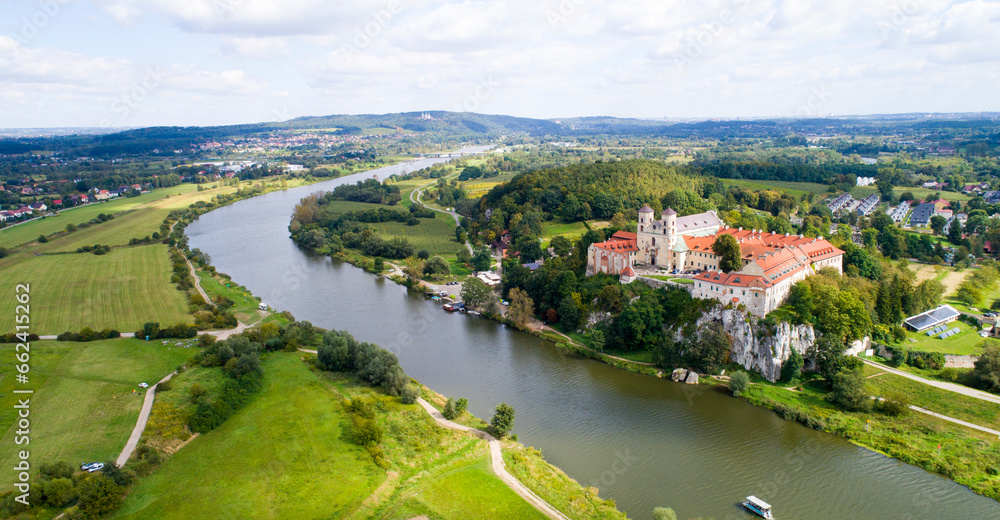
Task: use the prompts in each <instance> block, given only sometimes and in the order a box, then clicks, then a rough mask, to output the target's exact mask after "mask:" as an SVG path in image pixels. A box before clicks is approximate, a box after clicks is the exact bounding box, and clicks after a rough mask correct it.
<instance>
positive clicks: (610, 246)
mask: <svg viewBox="0 0 1000 520" xmlns="http://www.w3.org/2000/svg"><path fill="white" fill-rule="evenodd" d="M594 247H596V248H598V249H603V250H605V251H612V252H615V253H627V252H631V251H638V250H639V247H638V246H636V242H635V240H608V241H607V242H600V243H597V244H594Z"/></svg>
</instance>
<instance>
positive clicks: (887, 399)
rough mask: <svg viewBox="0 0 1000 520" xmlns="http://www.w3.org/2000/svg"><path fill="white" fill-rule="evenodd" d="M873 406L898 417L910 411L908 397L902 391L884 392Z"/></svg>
mask: <svg viewBox="0 0 1000 520" xmlns="http://www.w3.org/2000/svg"><path fill="white" fill-rule="evenodd" d="M875 407H876V409H878V411H880V412H882V413H884V414H886V415H891V416H894V417H899V416H902V415H906V414H907V413H909V412H910V398H909V396H907V395H906V394H904V393H903V392H893V391H890V392H886V393H885V395H883V396H882V400H881V401H879V402H878V404H876V405H875Z"/></svg>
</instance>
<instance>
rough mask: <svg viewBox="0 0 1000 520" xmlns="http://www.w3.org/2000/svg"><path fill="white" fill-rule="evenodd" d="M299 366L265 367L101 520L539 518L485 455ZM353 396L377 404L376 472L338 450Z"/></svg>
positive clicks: (359, 454)
mask: <svg viewBox="0 0 1000 520" xmlns="http://www.w3.org/2000/svg"><path fill="white" fill-rule="evenodd" d="M300 358H301V356H300V355H299V354H288V353H277V354H273V355H271V356H270V357H268V358H267V359H266V360H265V362H264V368H265V371H266V374H267V375H266V377H267V383H266V388H265V390H264V391H263V393H262V394H261V395H260V396H259V397H257V398H256V399H255V400H254V401H253V402H251V403H250V405H249V406H247V408H245V409H244V410H242V411H240V412H238V413H237V414H236V415H234V416H233V417H232V418H230V419H229V420H228V421H227V422H226V423H225V424H223V425H222V426H221V427H220V428H219V429H217V430H215V431H213V432H210V433H208V434H206V435H203V436H200V437H199V438H197V439H195V440H193V441H191V442H190V444H188V445H187V446H186V447H184V448H183V449H182V450H180V451H179V452H177V454H175V455H174V456H173V457H172V458H171V459H170V460H168V461H167V462H166V463H165V464H164V465H163V466H161V467H160V468H159V469H158V470H157V471H156V473H155V474H153V475H152V476H150V477H148V478H145V479H143V480H142V481H141V482H140V483H139V484H138V485H137V486H136V487H135V488H134V489H133V491H132V493H131V494H130V495H129V497H128V498H127V499H126V502H125V504H124V505H123V506H122V508H121V509H120V510H119V511H118V513H117V514H115V515H114V516H113V518H163V519H170V518H184V519H186V518H212V517H224V518H359V519H360V518H411V517H413V516H417V515H418V514H425V515H427V516H429V517H431V518H445V519H451V518H454V519H464V518H543V517H542V516H541V515H540V514H539V513H537V512H536V511H534V510H533V509H532V508H531V507H530V506H529V505H528V504H527V503H526V502H524V501H523V500H521V499H520V497H518V496H517V495H515V494H514V493H513V492H512V491H510V490H509V489H508V488H506V487H505V486H503V484H502V483H500V481H499V479H497V478H496V477H495V476H493V475H492V473H490V471H489V469H488V466H487V461H488V455H487V449H486V445H485V443H482V442H481V441H478V440H477V439H476V438H474V437H472V436H468V435H461V434H457V433H453V432H449V431H446V430H443V429H440V428H438V427H437V426H436V425H435V424H434V423H433V422H432V420H431V419H430V417H429V416H427V415H426V413H424V412H423V410H421V409H418V407H417V405H401V404H399V402H398V400H397V399H396V398H390V397H380V396H379V394H378V393H376V392H375V391H373V390H372V389H370V388H368V387H364V386H359V385H357V384H356V383H354V382H353V380H344V379H338V378H336V377H329V376H323V377H317V375H316V374H315V373H313V372H312V371H311V370H310V369H309V367H308V366H307V365H306V364H305V363H303V362H302V360H301V359H300ZM199 371H202V369H196V370H193V371H190V372H187V373H185V374H182V375H181V376H179V379H181V380H183V379H184V378H185V377H187V376H188V375H189V374H192V373H196V372H199ZM172 391H179V392H183V386H182V384H181V382H180V381H179V382H178V384H177V385H176V386H175V388H174V390H172ZM178 396H180V394H177V395H175V396H172V397H178ZM359 396H366V397H372V398H375V399H377V400H378V401H379V402H380V404H379V405H378V407H379V408H380V409H381V411H379V412H378V413H377V418H378V419H377V420H378V421H379V423H380V424H381V425H382V426H383V430H384V431H385V435H384V436H383V440H382V449H383V450H384V452H385V454H386V457H387V459H388V460H389V461H390V467H389V468H388V470H383V469H381V468H379V467H378V466H376V465H375V464H374V462H373V460H372V457H371V455H370V454H369V453H368V452H367V451H366V450H365V449H363V448H361V447H359V446H357V445H355V444H354V443H352V442H351V441H350V440H349V432H350V430H351V428H352V426H351V420H350V417H349V415H348V413H347V412H346V410H345V408H344V406H343V404H341V400H342V399H343V398H345V397H350V398H357V397H359Z"/></svg>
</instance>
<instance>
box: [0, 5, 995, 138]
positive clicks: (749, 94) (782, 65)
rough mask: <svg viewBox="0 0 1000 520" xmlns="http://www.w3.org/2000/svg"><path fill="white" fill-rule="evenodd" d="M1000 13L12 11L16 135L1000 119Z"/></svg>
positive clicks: (7, 104) (3, 11)
mask: <svg viewBox="0 0 1000 520" xmlns="http://www.w3.org/2000/svg"><path fill="white" fill-rule="evenodd" d="M998 49H1000V3H998V2H996V1H984V0H975V1H961V2H960V1H948V0H838V1H836V2H831V1H829V0H826V1H812V0H797V1H796V0H707V1H697V2H696V1H670V0H632V1H624V0H622V1H617V2H610V1H599V0H508V1H477V0H461V1H441V0H352V1H350V2H344V1H329V0H281V1H274V0H3V2H0V127H51V126H112V127H122V126H149V125H214V124H231V123H245V122H257V121H274V120H284V119H289V118H292V117H299V116H309V115H325V114H334V113H385V112H398V111H421V110H468V111H475V112H484V113H494V114H510V115H518V116H528V117H540V118H556V117H571V116H584V115H611V116H623V117H646V118H661V117H759V116H780V117H794V116H816V115H827V114H834V115H844V114H870V113H899V112H978V111H998V110H1000V102H998V101H997V96H996V94H995V90H996V86H997V85H998V84H1000V81H998V80H1000V67H998V60H1000V53H998V52H997V50H998Z"/></svg>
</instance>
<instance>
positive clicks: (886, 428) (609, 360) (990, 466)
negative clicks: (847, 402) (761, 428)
mask: <svg viewBox="0 0 1000 520" xmlns="http://www.w3.org/2000/svg"><path fill="white" fill-rule="evenodd" d="M354 254H355V255H357V254H356V253H354ZM356 258H363V257H362V256H361V255H357V256H356ZM359 263H363V261H362V262H359ZM391 279H392V280H393V281H394V282H395V283H398V284H400V285H403V286H406V287H407V288H409V289H410V290H415V291H418V292H421V293H427V292H429V289H427V288H426V287H425V286H423V285H422V284H423V283H425V282H423V281H422V280H413V279H411V278H408V277H405V278H404V277H401V276H395V277H392V278H391ZM490 318H491V319H493V321H495V322H496V323H498V324H501V325H504V326H513V324H511V323H510V322H509V321H508V320H506V319H505V318H503V317H502V316H492V317H490ZM534 325H535V326H528V327H524V328H521V329H519V330H522V331H523V332H527V333H529V334H532V335H534V336H536V337H538V338H540V339H543V340H546V341H549V342H551V343H553V344H554V345H555V346H556V347H558V348H560V349H563V350H567V351H570V352H574V353H576V354H579V355H581V356H585V357H588V358H590V359H593V360H596V361H600V362H602V363H605V364H608V365H611V366H614V367H616V368H619V369H623V370H627V371H630V372H634V373H638V374H643V375H650V376H656V377H663V374H664V371H663V370H661V369H660V368H659V367H656V366H649V365H646V364H642V363H639V362H635V361H629V360H625V359H622V358H618V357H614V356H609V355H607V354H604V353H600V352H596V351H594V350H592V349H590V348H588V347H587V346H585V345H582V344H580V343H579V342H577V341H575V340H574V339H573V338H570V337H569V336H566V335H564V334H562V333H560V332H558V331H556V330H551V329H546V327H544V326H541V324H540V323H535V324H534ZM869 375H870V374H869ZM892 377H893V378H895V377H897V376H894V375H893V376H892ZM881 378H882V379H880V380H879V383H880V385H881V386H877V387H874V388H873V391H872V393H873V394H875V395H881V393H882V392H883V391H886V390H888V389H890V388H891V389H896V387H897V386H899V385H898V384H896V385H891V386H888V383H889V382H890V381H893V382H894V383H895V381H894V380H893V379H890V378H889V377H886V376H884V375H883V376H881ZM725 384H726V381H725V378H712V377H708V378H702V386H713V385H714V386H724V385H725ZM914 384H915V385H916V386H917V387H920V386H921V385H920V384H919V383H914ZM906 391H907V392H908V393H909V394H910V395H915V396H919V397H920V399H919V401H918V402H916V403H915V404H917V405H919V406H920V407H922V408H924V409H928V410H930V411H933V412H938V413H941V414H944V415H948V416H949V417H953V416H954V417H957V418H959V419H961V420H966V421H969V422H971V423H972V424H977V425H982V426H984V427H987V428H988V427H990V426H991V425H992V426H993V427H994V428H995V427H996V421H998V420H1000V415H996V413H1000V410H997V411H995V414H994V415H990V414H989V412H988V411H984V409H983V407H982V406H979V403H969V402H960V403H956V402H954V401H956V400H957V399H959V398H960V397H962V396H952V395H949V394H948V393H947V392H945V391H943V390H939V389H935V388H933V387H928V388H926V389H924V388H907V389H906ZM826 393H827V390H826V389H825V388H823V387H821V386H820V384H819V383H812V384H810V385H806V386H805V387H804V388H798V389H796V390H789V389H786V388H783V387H781V386H780V385H770V384H761V385H753V387H752V391H751V392H748V393H747V394H746V395H745V396H744V398H745V399H746V400H747V401H748V402H750V403H751V404H753V405H755V406H759V407H763V408H767V409H769V410H772V411H774V412H775V413H776V414H777V415H779V416H781V417H782V418H784V419H786V420H792V421H796V422H799V423H801V424H803V425H805V426H807V427H810V428H813V429H816V430H821V431H824V432H826V433H831V434H835V435H838V436H840V437H843V438H845V439H848V440H849V441H851V442H852V443H854V444H856V445H858V446H861V447H864V448H866V449H870V450H872V451H874V452H877V453H881V454H883V455H886V456H889V457H892V458H896V459H898V460H901V461H903V462H906V463H908V464H912V465H914V466H917V467H920V468H923V469H925V470H927V471H930V472H933V473H937V474H941V475H944V476H947V477H948V478H951V479H952V480H954V481H955V482H957V483H959V484H962V485H964V486H966V487H968V488H969V489H971V490H972V491H974V492H976V493H979V494H981V495H984V496H987V497H990V498H993V499H1000V443H998V442H996V441H997V439H996V438H995V437H993V436H991V435H988V434H986V433H984V432H980V431H976V430H974V429H971V428H967V427H963V426H961V425H958V424H953V423H950V422H948V421H947V420H944V419H940V418H935V417H932V416H930V415H927V414H921V413H909V414H907V415H905V416H902V417H889V416H886V415H884V414H880V413H877V412H872V413H854V412H847V411H844V410H841V409H839V408H837V407H835V406H833V405H832V404H830V403H828V402H827V401H826V400H825V395H826ZM969 400H970V401H971V398H969ZM982 404H983V405H988V403H982ZM938 445H940V446H941V450H938V449H937V446H938Z"/></svg>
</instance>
